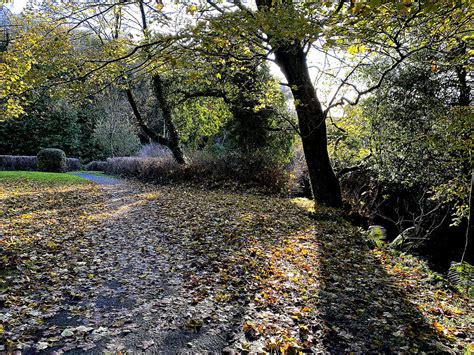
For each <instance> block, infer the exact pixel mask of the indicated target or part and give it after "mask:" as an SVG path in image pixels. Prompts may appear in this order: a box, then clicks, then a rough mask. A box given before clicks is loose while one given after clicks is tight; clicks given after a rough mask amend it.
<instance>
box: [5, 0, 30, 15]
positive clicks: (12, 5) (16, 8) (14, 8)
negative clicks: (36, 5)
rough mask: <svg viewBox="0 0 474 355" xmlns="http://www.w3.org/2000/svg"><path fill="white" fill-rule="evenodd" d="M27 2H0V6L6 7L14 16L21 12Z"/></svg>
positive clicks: (13, 0) (14, 0)
mask: <svg viewBox="0 0 474 355" xmlns="http://www.w3.org/2000/svg"><path fill="white" fill-rule="evenodd" d="M26 2H27V0H3V1H2V0H0V4H2V3H3V4H4V5H6V7H7V8H8V9H9V10H10V11H11V12H13V13H14V14H17V13H20V12H21V10H23V8H24V7H25V6H26Z"/></svg>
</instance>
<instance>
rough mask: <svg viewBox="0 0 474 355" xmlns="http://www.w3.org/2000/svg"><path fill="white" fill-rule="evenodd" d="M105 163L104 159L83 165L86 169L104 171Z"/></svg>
mask: <svg viewBox="0 0 474 355" xmlns="http://www.w3.org/2000/svg"><path fill="white" fill-rule="evenodd" d="M106 165H107V163H106V162H105V161H97V160H94V161H91V162H90V163H88V164H86V166H85V167H84V168H85V169H86V170H87V171H104V170H105V167H106Z"/></svg>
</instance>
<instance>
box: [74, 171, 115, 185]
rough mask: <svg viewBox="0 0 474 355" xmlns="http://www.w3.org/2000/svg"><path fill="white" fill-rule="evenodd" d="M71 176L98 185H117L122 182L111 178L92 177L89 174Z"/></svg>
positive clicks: (92, 175)
mask: <svg viewBox="0 0 474 355" xmlns="http://www.w3.org/2000/svg"><path fill="white" fill-rule="evenodd" d="M72 175H76V176H79V177H82V178H84V179H87V180H91V181H94V182H96V183H98V184H99V185H117V184H120V183H121V182H122V180H120V179H116V178H113V177H109V176H102V175H94V174H89V173H72Z"/></svg>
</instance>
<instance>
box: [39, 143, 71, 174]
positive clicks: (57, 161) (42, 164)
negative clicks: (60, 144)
mask: <svg viewBox="0 0 474 355" xmlns="http://www.w3.org/2000/svg"><path fill="white" fill-rule="evenodd" d="M36 158H37V160H36V167H37V169H38V170H39V171H46V172H54V173H62V172H65V171H66V168H67V166H66V154H65V153H64V151H62V150H61V149H55V148H45V149H41V150H40V151H39V152H38V155H37V156H36Z"/></svg>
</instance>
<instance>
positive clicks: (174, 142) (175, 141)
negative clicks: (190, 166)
mask: <svg viewBox="0 0 474 355" xmlns="http://www.w3.org/2000/svg"><path fill="white" fill-rule="evenodd" d="M152 80H153V89H154V92H155V96H156V99H157V101H158V104H159V105H160V109H161V112H162V114H163V120H164V122H165V126H166V130H167V131H168V136H169V139H168V148H170V150H171V152H172V153H173V156H174V157H175V159H176V161H177V162H178V163H179V164H186V159H185V158H184V153H183V150H182V149H181V145H180V140H179V135H178V130H177V129H176V126H175V125H174V123H173V121H172V120H171V110H170V108H169V107H168V104H167V102H166V100H165V95H164V92H163V81H162V80H161V77H160V76H159V75H158V74H155V75H153V77H152Z"/></svg>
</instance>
